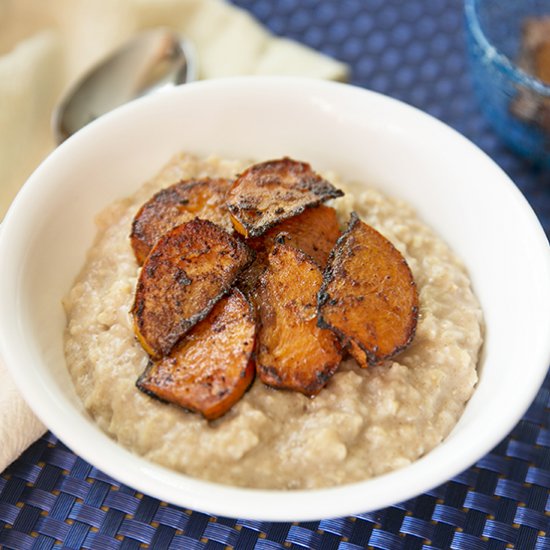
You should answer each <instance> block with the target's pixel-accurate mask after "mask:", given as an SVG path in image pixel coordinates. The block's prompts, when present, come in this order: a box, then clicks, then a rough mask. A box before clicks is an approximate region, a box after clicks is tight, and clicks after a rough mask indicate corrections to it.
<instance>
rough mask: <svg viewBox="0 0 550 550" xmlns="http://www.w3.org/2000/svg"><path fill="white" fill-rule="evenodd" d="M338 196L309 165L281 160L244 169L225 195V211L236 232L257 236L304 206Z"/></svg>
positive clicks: (332, 187)
mask: <svg viewBox="0 0 550 550" xmlns="http://www.w3.org/2000/svg"><path fill="white" fill-rule="evenodd" d="M342 195H343V193H342V191H340V190H339V189H336V188H335V187H334V186H333V185H332V184H331V183H329V182H328V181H326V180H325V179H323V178H322V177H321V176H319V175H318V174H316V173H315V172H314V171H313V170H312V169H311V167H310V165H309V164H306V163H304V162H298V161H295V160H292V159H289V158H287V157H285V158H283V159H280V160H271V161H267V162H262V163H260V164H255V165H253V166H251V167H250V168H248V169H247V170H245V171H244V172H243V173H242V174H241V175H240V176H239V177H238V178H237V179H236V180H235V183H234V184H233V186H232V188H231V189H230V191H229V193H228V195H227V208H228V209H229V212H230V214H231V221H232V222H233V225H234V227H235V230H236V231H238V232H239V233H241V234H242V235H244V236H245V237H257V236H258V235H261V234H262V233H265V232H266V231H267V230H268V229H269V228H270V227H273V226H274V225H275V224H276V223H278V222H280V221H282V220H284V219H286V218H290V217H292V216H296V215H297V214H300V213H301V212H303V211H304V210H305V209H306V208H308V207H311V206H317V205H318V204H321V203H322V202H325V201H327V200H329V199H333V198H336V197H340V196H342Z"/></svg>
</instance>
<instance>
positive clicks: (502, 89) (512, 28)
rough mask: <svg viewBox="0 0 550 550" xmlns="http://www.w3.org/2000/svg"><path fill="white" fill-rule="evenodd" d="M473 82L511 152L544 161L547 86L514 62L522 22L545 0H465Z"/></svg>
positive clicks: (539, 13) (549, 121)
mask: <svg viewBox="0 0 550 550" xmlns="http://www.w3.org/2000/svg"><path fill="white" fill-rule="evenodd" d="M465 14H466V35H467V44H468V55H469V60H470V66H471V69H472V76H473V84H474V89H475V92H476V95H477V96H478V99H479V101H480V105H481V109H482V111H483V113H484V114H485V116H486V117H487V119H488V120H489V122H490V123H491V124H492V126H493V127H494V129H495V130H496V132H497V133H498V134H499V136H500V137H501V138H502V139H503V141H504V142H505V143H506V144H508V145H509V146H510V147H511V148H512V149H513V150H515V151H516V152H517V153H519V154H521V155H523V156H524V157H526V158H528V159H530V160H532V161H534V162H536V163H539V164H544V165H546V166H550V86H549V85H547V84H545V83H544V82H543V81H542V80H539V79H538V78H536V77H534V76H533V75H531V74H529V73H528V72H526V71H525V70H524V66H523V64H522V63H521V62H520V64H521V65H522V66H521V67H520V66H519V65H518V62H519V59H520V58H521V55H522V54H521V52H522V43H523V39H522V36H523V33H524V32H525V28H526V27H525V25H526V22H527V21H529V20H530V19H531V20H532V19H533V18H537V19H538V18H541V17H544V16H546V17H550V1H549V0H465Z"/></svg>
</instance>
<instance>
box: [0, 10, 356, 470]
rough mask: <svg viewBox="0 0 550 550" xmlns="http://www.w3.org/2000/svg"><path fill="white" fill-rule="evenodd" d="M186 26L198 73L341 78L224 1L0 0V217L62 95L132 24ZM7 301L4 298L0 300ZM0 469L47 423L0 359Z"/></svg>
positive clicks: (326, 62) (46, 139)
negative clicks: (31, 405) (25, 398)
mask: <svg viewBox="0 0 550 550" xmlns="http://www.w3.org/2000/svg"><path fill="white" fill-rule="evenodd" d="M156 26H166V27H170V28H173V29H176V30H179V31H181V33H182V35H184V36H185V37H186V38H187V39H189V40H190V41H191V42H192V43H193V45H194V47H195V49H196V52H197V57H198V59H197V63H198V77H199V78H203V79H204V78H215V77H223V76H233V75H243V74H258V75H262V74H263V75H267V74H280V75H300V76H307V77H314V78H325V79H333V80H345V79H346V77H347V67H346V65H345V64H343V63H341V62H339V61H336V60H334V59H331V58H329V57H327V56H324V55H321V54H319V53H317V52H315V51H313V50H311V49H309V48H307V47H305V46H303V45H301V44H299V43H297V42H293V41H291V40H288V39H284V38H278V37H275V36H273V35H272V34H271V33H270V32H269V31H268V30H266V29H265V28H264V27H263V26H261V25H260V24H259V23H258V22H257V21H256V20H255V19H254V18H253V17H251V16H250V15H249V14H248V12H246V11H244V10H241V9H238V8H236V7H234V6H232V5H230V4H228V3H226V2H225V1H224V0H48V1H44V0H0V219H1V218H2V217H3V215H4V213H5V211H6V210H7V208H8V206H9V204H10V202H11V200H12V199H13V197H14V196H15V194H16V192H17V190H18V189H19V187H20V186H21V184H22V183H23V182H24V181H25V179H26V178H27V177H28V176H29V175H30V174H31V172H32V171H33V170H34V169H35V167H36V166H37V165H38V163H39V162H40V161H41V160H42V159H43V158H44V157H45V156H46V155H47V154H48V152H49V151H51V150H52V149H53V148H54V146H55V143H54V141H53V137H52V133H51V130H50V117H51V113H52V110H53V107H54V105H55V103H56V101H57V100H58V99H59V98H60V96H61V94H62V93H63V92H64V91H65V90H66V89H67V88H68V87H69V86H70V85H71V83H72V82H74V81H75V79H76V78H78V77H79V76H80V75H81V74H82V73H83V72H85V71H86V70H87V69H88V68H89V67H91V66H92V65H93V64H94V63H95V62H96V61H98V60H99V59H100V58H101V57H103V56H104V55H106V54H107V53H108V52H110V51H111V50H112V49H114V48H115V47H116V46H118V45H120V44H121V43H122V42H124V41H125V40H126V39H128V38H129V37H130V36H131V35H132V34H133V33H134V32H136V31H138V30H141V29H145V28H149V27H156ZM0 307H1V306H0ZM0 380H2V384H1V385H0V472H1V471H3V470H4V469H5V467H6V466H7V465H8V464H10V463H11V462H12V461H13V460H14V459H15V458H17V456H19V454H20V453H21V452H22V451H23V450H24V449H25V448H26V447H27V446H28V445H29V444H30V443H32V442H33V441H34V440H35V439H37V438H38V437H39V436H40V435H41V434H42V433H43V432H44V430H45V428H44V426H43V425H42V424H41V423H40V421H39V420H38V419H37V418H36V417H35V416H34V415H33V414H32V412H31V411H30V409H29V408H28V406H27V405H26V404H25V403H24V401H23V399H22V398H21V396H20V395H19V393H18V391H17V390H16V388H15V386H14V384H13V382H12V381H11V379H10V377H9V375H8V373H7V371H6V368H5V367H4V366H3V365H2V364H1V361H0Z"/></svg>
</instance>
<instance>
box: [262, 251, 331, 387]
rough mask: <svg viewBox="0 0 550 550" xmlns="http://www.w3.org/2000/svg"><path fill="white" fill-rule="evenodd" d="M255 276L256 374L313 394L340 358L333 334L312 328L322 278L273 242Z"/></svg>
mask: <svg viewBox="0 0 550 550" xmlns="http://www.w3.org/2000/svg"><path fill="white" fill-rule="evenodd" d="M267 261H268V268H267V270H266V271H265V272H264V273H263V275H262V276H261V278H260V282H259V287H258V290H257V298H258V302H257V307H258V313H259V319H260V329H259V332H258V346H257V353H256V370H257V373H258V376H259V377H260V379H261V380H262V382H264V383H265V384H267V385H269V386H273V387H276V388H287V389H291V390H295V391H299V392H301V393H303V394H305V395H310V396H312V395H316V394H317V393H319V391H320V390H321V388H322V387H323V386H324V385H325V384H326V383H327V381H328V380H329V378H330V377H331V376H332V375H333V374H334V372H335V371H336V369H337V368H338V365H339V364H340V360H341V352H340V346H339V343H338V339H337V338H336V336H335V335H334V334H333V333H332V332H331V331H330V330H326V329H323V328H319V327H318V326H317V315H316V310H317V291H318V290H319V288H320V287H321V282H322V274H321V270H320V269H319V267H318V266H317V264H316V263H315V262H314V261H313V260H312V259H311V258H310V257H309V256H307V255H306V254H304V253H303V252H302V251H300V250H298V249H296V248H294V247H292V246H290V245H287V244H276V245H275V246H274V247H273V250H272V251H271V253H270V254H269V256H268V259H267Z"/></svg>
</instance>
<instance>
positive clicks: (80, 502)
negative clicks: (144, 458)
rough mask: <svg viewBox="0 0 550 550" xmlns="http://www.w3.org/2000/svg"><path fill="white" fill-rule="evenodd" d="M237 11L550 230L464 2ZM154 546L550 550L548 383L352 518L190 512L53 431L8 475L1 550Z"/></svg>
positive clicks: (547, 178) (295, 2) (363, 2)
mask: <svg viewBox="0 0 550 550" xmlns="http://www.w3.org/2000/svg"><path fill="white" fill-rule="evenodd" d="M234 3H235V4H237V5H239V6H241V7H243V8H245V9H246V10H249V11H250V12H251V13H252V14H254V15H255V16H256V17H257V18H258V19H259V20H260V21H262V22H263V23H264V24H265V25H266V26H267V27H269V28H270V29H271V30H272V31H273V32H274V33H276V34H279V35H284V36H288V37H291V38H294V39H296V40H299V41H301V42H303V43H306V44H308V45H309V46H311V47H313V48H315V49H317V50H319V51H322V52H324V53H326V54H328V55H331V56H333V57H336V58H338V59H341V60H343V61H346V62H347V63H349V65H350V67H351V71H352V72H351V77H350V80H351V82H352V83H353V84H356V85H359V86H363V87H365V88H370V89H372V90H376V91H378V92H382V93H384V94H387V95H389V96H392V97H395V98H397V99H400V100H403V101H405V102H407V103H410V104H412V105H415V106H416V107H419V108H420V109H422V110H424V111H427V112H428V113H430V114H432V115H434V116H435V117H437V118H439V119H441V120H442V121H444V122H446V123H447V124H449V125H450V126H452V127H454V128H456V129H457V130H458V131H459V132H461V133H462V134H464V135H465V136H466V137H468V138H469V139H471V140H472V141H473V142H474V143H476V144H477V145H478V146H479V147H481V148H482V149H483V150H484V151H486V152H487V153H488V154H489V155H490V156H491V157H492V158H493V159H494V160H495V161H496V162H497V163H498V164H499V165H500V166H501V167H502V168H503V169H504V170H505V171H506V172H507V173H508V174H509V175H510V177H511V178H512V179H513V180H514V182H515V183H516V184H517V185H518V187H519V188H520V189H521V191H522V192H523V193H524V194H525V196H526V197H527V199H528V201H529V202H530V203H531V205H532V207H533V209H534V210H535V212H536V214H537V215H538V217H539V219H540V220H541V222H542V224H543V226H544V229H545V231H546V233H547V234H549V233H550V173H549V172H545V171H543V170H540V169H537V168H536V167H534V166H531V165H529V164H528V163H527V162H525V161H523V160H522V159H520V158H518V157H516V156H514V155H513V154H512V153H511V152H509V151H508V150H507V149H506V148H505V147H504V146H503V145H502V144H501V143H500V142H499V141H498V138H497V137H496V136H495V134H494V133H493V131H492V130H491V129H490V128H489V126H488V125H487V123H486V122H485V120H484V119H483V118H482V116H481V114H480V111H479V109H478V106H477V104H476V100H475V98H474V96H473V92H472V87H471V83H470V79H469V74H468V70H467V63H466V57H465V40H464V32H463V14H462V2H461V1H460V0H434V1H428V0H408V1H407V2H405V1H401V0H234ZM479 184H480V185H483V182H479ZM549 337H550V335H549ZM518 367H519V366H518ZM143 547H151V548H170V549H184V550H195V549H197V550H198V549H208V550H215V549H220V550H222V549H227V548H235V549H239V550H244V549H247V550H248V549H250V550H251V549H256V550H282V549H295V550H298V549H303V548H318V549H326V550H333V549H334V550H336V549H338V550H358V549H360V548H375V549H384V550H386V549H387V550H397V549H402V548H405V549H409V548H411V549H415V548H419V549H420V548H422V549H431V548H441V549H443V548H454V549H461V550H462V549H464V550H478V549H479V550H482V549H499V548H518V549H529V548H536V549H539V550H542V549H550V377H547V378H546V381H545V383H544V385H543V387H542V388H541V390H540V392H539V393H538V395H537V397H536V399H535V401H534V402H533V404H532V406H531V407H530V409H529V411H528V412H527V413H526V414H525V416H524V417H523V419H522V420H521V421H520V422H519V423H518V425H517V426H516V427H515V428H514V430H513V431H512V432H511V433H510V434H509V436H508V437H507V438H506V439H505V440H504V441H502V442H501V443H500V444H499V445H498V446H497V447H496V448H495V449H493V451H492V452H491V453H489V454H488V455H487V456H485V457H483V458H482V459H481V460H479V461H478V462H477V464H475V465H474V466H472V467H471V468H470V469H469V470H467V471H465V472H463V473H462V474H460V475H459V476H457V477H455V478H454V479H452V480H450V481H449V482H447V483H445V484H444V485H442V486H440V487H437V488H435V489H434V490H432V491H430V492H428V493H426V494H424V495H420V496H418V497H416V498H414V499H412V500H409V501H407V502H403V503H401V504H398V505H395V506H391V507H389V508H386V509H384V510H379V511H376V512H371V513H365V514H358V515H357V516H354V517H345V518H337V519H331V520H323V521H320V522H302V523H292V524H291V523H268V522H259V521H247V520H240V519H234V518H233V519H231V518H223V517H213V516H209V515H207V514H203V513H199V512H195V511H192V510H186V509H182V508H179V507H176V506H172V505H169V504H167V503H165V502H160V501H158V500H156V499H153V498H151V497H148V496H145V495H142V494H140V493H138V492H136V491H135V490H133V489H132V488H130V487H127V486H124V485H121V484H120V483H118V482H117V481H116V480H113V479H111V478H110V477H108V476H107V475H105V474H104V473H102V472H101V471H98V470H97V469H96V468H94V467H92V466H91V465H90V464H88V463H86V462H85V461H84V460H82V459H81V458H79V457H78V456H76V455H75V454H73V453H72V452H71V451H70V450H69V449H67V448H66V447H65V446H64V445H63V443H62V442H60V441H58V440H57V439H56V437H55V436H54V435H52V434H51V433H48V434H46V435H45V436H44V437H43V438H42V439H40V440H39V441H38V442H36V443H35V444H34V445H32V446H31V447H30V448H29V449H28V450H27V451H26V452H25V453H24V455H23V456H22V457H21V458H20V459H19V460H17V461H16V462H15V463H14V464H12V465H11V466H10V467H9V468H8V469H7V470H6V471H5V472H3V473H2V474H1V475H0V548H6V549H17V550H23V549H49V548H98V549H130V548H143Z"/></svg>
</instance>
